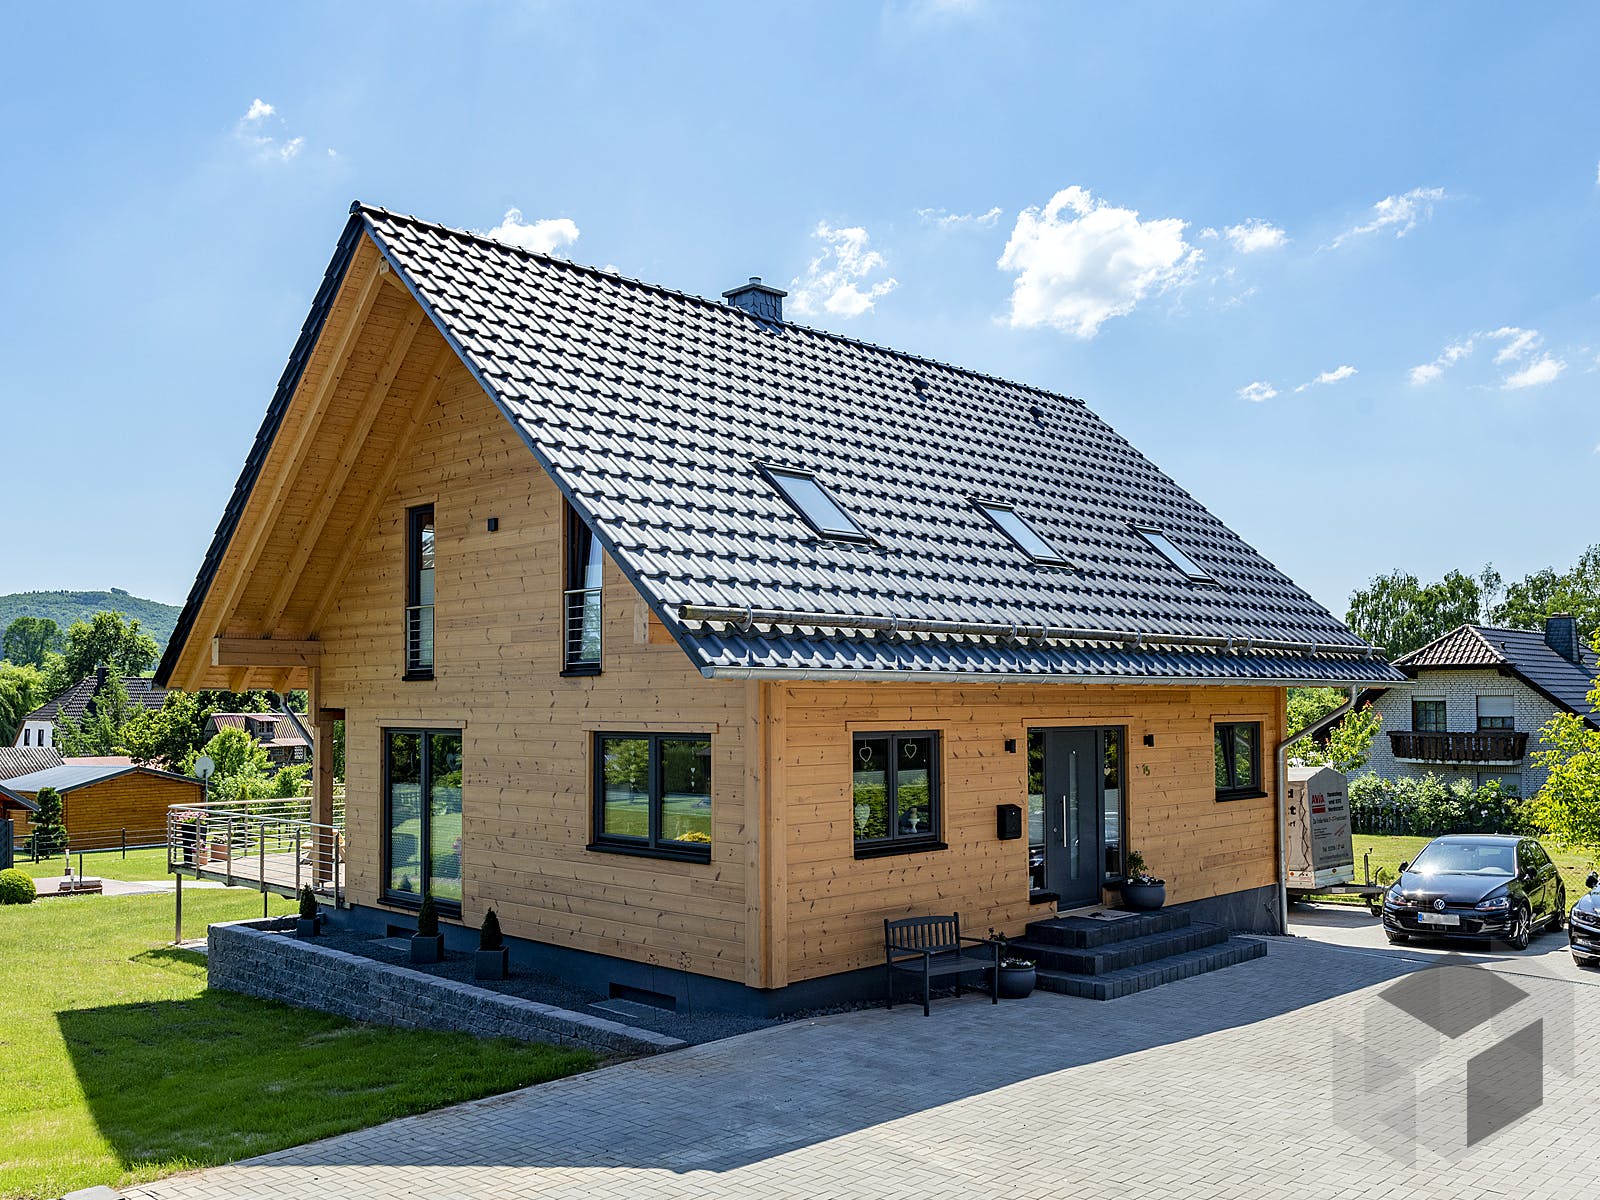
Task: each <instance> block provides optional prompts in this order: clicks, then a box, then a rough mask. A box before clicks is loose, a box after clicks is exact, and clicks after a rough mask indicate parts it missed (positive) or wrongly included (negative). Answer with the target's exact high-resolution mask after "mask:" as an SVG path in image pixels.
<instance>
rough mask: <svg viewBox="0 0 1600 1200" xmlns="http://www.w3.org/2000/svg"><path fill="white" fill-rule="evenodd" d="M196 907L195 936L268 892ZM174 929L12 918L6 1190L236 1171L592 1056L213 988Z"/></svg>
mask: <svg viewBox="0 0 1600 1200" xmlns="http://www.w3.org/2000/svg"><path fill="white" fill-rule="evenodd" d="M130 858H131V856H130ZM109 873H110V872H107V874H109ZM272 904H273V911H274V912H275V913H276V912H287V911H289V910H290V907H291V905H290V902H289V901H288V900H283V899H280V898H277V897H274V898H273V900H272ZM184 908H185V912H184V921H185V924H190V923H192V927H193V928H195V929H198V928H200V927H201V925H202V924H203V923H205V922H209V921H219V920H234V919H238V918H242V917H251V916H259V915H260V912H261V898H260V896H259V895H257V894H256V893H254V892H242V891H241V892H224V891H215V892H195V893H192V894H191V895H189V896H186V897H185V898H184ZM171 935H172V900H171V898H170V897H168V896H126V897H99V896H92V897H78V898H74V899H65V900H49V901H45V902H42V903H37V904H33V905H30V906H26V907H10V908H0V962H3V963H5V979H6V981H7V986H6V987H5V988H4V989H3V990H0V1061H3V1062H4V1072H3V1078H4V1081H5V1086H4V1088H3V1089H0V1197H7V1198H13V1197H30V1198H31V1197H53V1196H60V1195H61V1194H62V1193H64V1192H67V1191H70V1190H73V1189H76V1188H83V1187H89V1186H91V1185H93V1184H108V1185H110V1186H112V1187H117V1186H120V1185H128V1184H132V1183H136V1182H140V1181H143V1180H148V1179H153V1178H155V1177H157V1176H160V1175H165V1174H169V1173H171V1172H173V1171H179V1170H185V1169H189V1168H193V1167H200V1166H208V1165H212V1164H216V1163H223V1162H230V1161H232V1160H234V1159H238V1158H241V1157H244V1156H247V1155H252V1154H262V1153H265V1152H267V1151H270V1150H276V1149H280V1148H282V1147H285V1146H292V1145H296V1144H298V1143H301V1142H306V1141H310V1140H312V1139H313V1138H321V1137H327V1136H329V1135H331V1134H335V1133H343V1132H346V1131H348V1130H352V1129H359V1128H362V1127H364V1126H367V1125H372V1124H375V1123H377V1122H379V1121H386V1120H389V1119H390V1118H393V1117H399V1116H404V1115H406V1114H408V1113H417V1112H423V1111H425V1110H427V1109H430V1108H437V1107H439V1106H440V1105H444V1104H453V1103H456V1102H458V1101H462V1100H469V1099H472V1098H474V1097H478V1096H484V1095H489V1094H491V1093H495V1092H502V1091H507V1090H509V1089H511V1088H517V1087H523V1086H525V1085H528V1084H532V1083H539V1082H542V1081H544V1080H547V1079H552V1078H556V1077H558V1076H562V1075H569V1074H572V1073H573V1072H576V1071H582V1070H586V1069H588V1068H589V1067H591V1066H593V1065H594V1062H595V1058H594V1056H593V1055H591V1054H589V1053H587V1052H584V1051H573V1050H561V1049H556V1048H553V1047H549V1046H542V1045H527V1044H523V1043H519V1042H511V1041H485V1040H479V1039H477V1038H473V1037H469V1036H467V1035H465V1034H451V1033H430V1032H419V1031H415V1030H397V1029H389V1028H383V1027H378V1026H368V1025H359V1024H355V1023H353V1022H350V1021H346V1020H343V1019H341V1018H338V1017H332V1016H328V1015H325V1014H323V1013H315V1012H305V1011H302V1010H299V1009H293V1008H288V1007H285V1006H283V1005H280V1004H274V1003H271V1002H269V1001H264V1000H256V999H253V998H251V997H247V996H240V995H236V994H233V993H230V992H220V991H218V992H213V991H209V990H207V988H206V982H205V962H204V959H203V958H201V957H200V956H199V955H196V954H193V953H189V952H187V951H180V950H174V949H172V948H170V947H168V946H166V945H164V944H163V943H164V941H165V940H166V939H169V938H170V937H171Z"/></svg>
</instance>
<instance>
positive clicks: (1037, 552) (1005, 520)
mask: <svg viewBox="0 0 1600 1200" xmlns="http://www.w3.org/2000/svg"><path fill="white" fill-rule="evenodd" d="M973 503H974V504H976V505H977V506H978V508H979V510H980V511H981V512H982V513H983V515H984V516H986V517H988V518H989V520H991V521H993V522H994V523H995V526H996V527H997V528H998V529H999V530H1000V532H1001V533H1003V534H1005V535H1006V536H1007V537H1008V538H1010V539H1011V540H1012V541H1013V542H1015V543H1016V544H1017V547H1018V548H1019V549H1020V550H1021V551H1022V552H1023V553H1024V554H1026V555H1027V556H1028V557H1029V558H1031V559H1033V561H1034V562H1040V563H1049V564H1051V565H1053V566H1061V567H1064V566H1066V565H1067V561H1066V559H1064V558H1062V557H1061V554H1060V553H1059V552H1058V551H1057V550H1056V548H1055V547H1054V546H1052V545H1051V544H1050V543H1049V542H1047V541H1045V540H1044V538H1043V537H1041V536H1040V535H1039V531H1038V530H1036V529H1035V528H1034V527H1033V526H1032V525H1030V524H1028V522H1026V521H1024V520H1023V519H1022V517H1021V516H1020V515H1019V514H1018V513H1017V510H1016V509H1014V508H1012V507H1011V505H1009V504H1000V503H998V502H995V501H991V500H974V501H973Z"/></svg>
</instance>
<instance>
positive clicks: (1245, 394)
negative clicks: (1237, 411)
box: [1239, 379, 1278, 404]
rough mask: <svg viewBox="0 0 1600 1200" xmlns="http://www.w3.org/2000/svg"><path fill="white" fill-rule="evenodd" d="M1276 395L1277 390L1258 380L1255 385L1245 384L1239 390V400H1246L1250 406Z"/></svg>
mask: <svg viewBox="0 0 1600 1200" xmlns="http://www.w3.org/2000/svg"><path fill="white" fill-rule="evenodd" d="M1277 394H1278V389H1277V388H1275V387H1273V386H1272V385H1271V384H1270V383H1267V382H1265V381H1264V380H1259V379H1258V380H1257V381H1256V382H1255V383H1247V384H1245V385H1244V386H1243V387H1242V388H1240V389H1239V399H1241V400H1248V401H1250V402H1251V403H1252V404H1260V403H1262V402H1263V401H1265V400H1271V399H1272V398H1273V397H1274V396H1276V395H1277Z"/></svg>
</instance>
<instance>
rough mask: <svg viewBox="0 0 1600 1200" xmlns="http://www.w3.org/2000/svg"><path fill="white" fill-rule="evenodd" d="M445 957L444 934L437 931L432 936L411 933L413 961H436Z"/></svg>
mask: <svg viewBox="0 0 1600 1200" xmlns="http://www.w3.org/2000/svg"><path fill="white" fill-rule="evenodd" d="M443 958H444V934H442V933H436V934H433V935H432V936H429V935H427V934H421V933H414V934H412V935H411V961H412V962H414V963H436V962H439V961H441V960H442V959H443Z"/></svg>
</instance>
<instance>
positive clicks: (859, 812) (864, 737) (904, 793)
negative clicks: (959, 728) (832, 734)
mask: <svg viewBox="0 0 1600 1200" xmlns="http://www.w3.org/2000/svg"><path fill="white" fill-rule="evenodd" d="M851 751H852V754H851V768H852V770H851V777H850V798H851V803H852V805H853V806H854V816H855V838H856V857H857V858H871V857H874V856H876V855H880V854H899V853H908V852H910V851H913V850H943V849H944V848H945V847H944V844H943V843H942V842H940V841H939V826H940V821H939V735H938V734H937V733H858V734H856V735H855V736H854V738H852V739H851Z"/></svg>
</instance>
